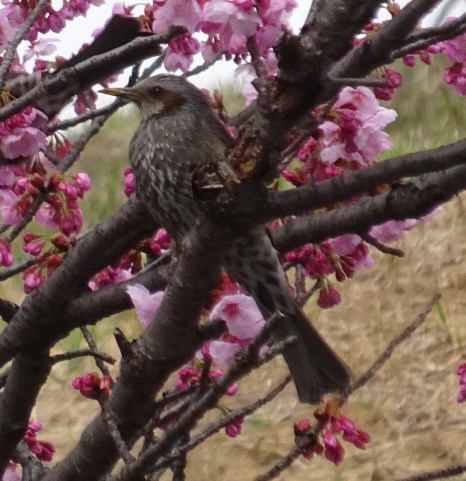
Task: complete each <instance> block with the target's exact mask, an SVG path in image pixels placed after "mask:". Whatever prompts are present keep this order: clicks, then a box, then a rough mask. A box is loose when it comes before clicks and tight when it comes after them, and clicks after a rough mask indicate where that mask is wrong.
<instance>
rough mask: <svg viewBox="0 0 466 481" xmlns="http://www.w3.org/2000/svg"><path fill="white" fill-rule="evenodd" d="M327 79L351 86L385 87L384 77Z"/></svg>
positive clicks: (334, 82) (337, 83) (336, 83)
mask: <svg viewBox="0 0 466 481" xmlns="http://www.w3.org/2000/svg"><path fill="white" fill-rule="evenodd" d="M328 80H329V81H330V82H331V83H333V84H335V85H349V86H351V87H358V86H362V87H386V85H387V81H386V80H385V79H378V78H367V77H361V78H357V77H356V78H338V77H328Z"/></svg>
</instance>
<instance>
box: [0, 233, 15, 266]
mask: <svg viewBox="0 0 466 481" xmlns="http://www.w3.org/2000/svg"><path fill="white" fill-rule="evenodd" d="M13 261H14V257H13V254H12V253H11V245H10V243H9V242H7V241H5V240H3V239H0V266H5V267H10V266H11V265H12V264H13Z"/></svg>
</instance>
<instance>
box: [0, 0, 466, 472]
mask: <svg viewBox="0 0 466 481" xmlns="http://www.w3.org/2000/svg"><path fill="white" fill-rule="evenodd" d="M461 3H463V2H462V0H458V1H456V2H455V1H453V2H450V4H451V5H452V6H453V7H456V8H458V6H460V4H461ZM463 6H464V4H463ZM97 10H99V9H97V8H96V9H94V10H92V11H90V12H89V14H88V18H90V17H91V16H92V15H94V11H97ZM444 66H445V65H443V64H442V63H441V59H440V58H433V65H432V66H427V65H424V64H421V65H419V66H418V67H416V68H414V69H409V68H407V67H404V66H403V65H401V64H398V65H395V67H394V68H395V69H397V70H400V71H401V72H402V73H403V75H404V79H405V83H404V85H403V86H402V87H401V88H400V89H398V91H397V93H396V95H395V98H394V100H393V101H392V102H390V104H387V106H390V108H394V109H395V110H397V112H398V114H399V117H398V119H397V121H396V122H394V123H393V124H391V125H390V126H389V129H388V130H389V133H390V135H391V138H392V142H393V144H394V148H393V149H392V150H391V151H390V152H386V153H385V154H384V155H383V156H381V157H380V158H381V159H383V158H387V157H391V156H394V155H398V154H401V153H407V152H411V151H415V150H419V149H426V148H430V147H435V146H438V145H441V144H445V143H448V142H452V141H455V140H458V139H460V138H463V137H464V136H465V135H466V119H465V112H466V109H465V107H466V105H465V99H464V98H463V99H462V98H460V97H459V96H458V95H457V94H456V93H455V92H454V90H453V89H452V88H450V87H448V86H446V85H445V84H444V82H443V80H442V69H443V67H444ZM204 86H206V87H207V86H208V87H210V88H211V89H214V88H217V89H219V90H221V92H222V93H223V95H224V101H225V104H226V105H227V107H228V109H229V111H230V113H234V112H236V111H238V110H239V109H240V108H241V107H242V106H243V103H242V102H243V100H242V97H241V95H240V94H239V93H238V92H239V90H240V81H236V82H234V81H232V80H231V77H224V78H220V77H218V76H217V77H212V78H209V79H207V80H206V81H205V84H204ZM138 121H139V119H138V114H137V112H136V111H135V110H134V109H133V108H132V107H130V106H128V107H125V108H124V109H122V110H121V111H120V112H118V114H116V115H114V116H113V117H112V118H111V119H110V121H109V122H108V123H107V124H106V126H105V127H104V129H103V130H102V132H101V133H100V134H99V135H98V136H97V137H95V138H94V139H93V140H92V141H91V143H90V144H89V146H88V148H87V149H86V151H85V153H84V154H83V157H82V159H81V161H80V162H78V163H77V165H76V166H75V168H74V171H73V172H72V173H75V172H77V171H84V172H87V173H88V174H89V175H90V177H91V180H92V188H91V190H90V192H89V193H88V194H87V195H86V197H85V199H84V201H83V202H82V203H81V205H82V207H83V210H84V218H85V221H86V226H85V228H84V229H83V231H85V230H86V228H89V227H92V226H93V225H95V224H97V223H99V222H101V221H102V220H103V219H105V218H106V217H107V216H108V215H109V214H111V213H112V212H114V211H115V210H116V209H118V207H119V206H121V205H122V204H123V203H124V202H125V200H126V197H125V195H124V193H123V170H124V169H125V168H126V167H127V166H128V160H127V150H128V144H129V140H130V138H131V136H132V133H133V132H134V130H135V128H136V126H137V124H138ZM82 128H84V127H80V128H78V129H76V130H75V131H74V134H73V135H78V133H79V131H80V129H82ZM465 200H466V197H464V195H463V196H458V197H456V198H455V199H453V200H452V201H451V202H450V203H449V204H447V205H445V206H444V207H443V209H442V211H441V212H440V213H438V214H437V215H435V216H434V218H433V219H432V220H430V221H429V222H427V223H426V224H421V225H419V226H418V227H416V228H415V229H414V230H412V231H410V232H408V233H406V234H405V237H404V239H403V240H402V241H400V242H398V243H397V245H396V247H398V248H400V249H402V250H404V252H405V253H406V257H405V258H402V259H400V258H394V257H389V256H387V255H384V254H381V253H379V252H377V251H376V250H375V249H372V248H371V253H372V255H373V257H374V259H375V260H376V265H375V267H374V268H373V269H372V270H369V271H360V272H359V273H358V274H356V276H355V278H354V279H352V280H349V281H347V282H346V283H345V284H343V285H339V286H338V288H339V290H340V292H341V294H342V302H341V304H340V305H339V306H337V307H335V308H332V309H330V310H328V311H324V310H321V309H319V308H317V307H316V305H315V301H314V300H313V299H311V301H310V303H309V304H308V305H307V307H306V311H307V313H308V314H309V316H310V317H311V319H312V320H313V322H314V323H315V324H316V325H317V326H318V327H319V330H320V331H321V332H322V334H323V335H324V337H325V338H327V339H328V340H329V341H330V343H331V344H332V345H333V346H334V347H335V349H336V350H337V351H338V352H339V353H340V354H341V356H342V357H343V359H344V360H345V361H346V362H347V363H348V364H349V365H350V366H351V368H352V369H353V371H354V374H355V376H358V375H359V374H362V373H363V372H364V371H365V370H366V369H367V368H368V367H369V366H370V364H371V363H372V362H373V361H374V360H375V358H376V357H377V356H378V355H379V354H380V353H381V352H382V351H383V349H384V348H385V347H386V345H387V344H388V343H389V342H390V340H391V339H392V338H393V337H394V336H395V335H396V334H397V333H398V332H399V331H400V330H401V329H402V328H403V327H404V326H406V325H407V324H409V323H410V322H412V321H413V320H414V319H415V318H416V316H417V315H418V313H419V312H420V311H422V309H423V307H424V305H425V304H426V303H427V302H428V301H429V300H430V299H431V298H432V296H433V295H434V294H435V293H437V292H441V294H442V299H441V301H440V303H439V305H438V306H437V307H436V308H435V310H434V311H433V312H432V313H431V314H430V315H429V317H428V320H427V322H426V323H425V324H424V325H423V326H422V327H421V328H420V329H419V330H418V331H416V332H415V333H414V335H413V336H412V337H411V338H410V339H409V340H408V341H406V342H405V343H404V344H403V345H402V346H401V347H400V348H399V349H398V350H397V351H396V353H395V354H394V355H393V357H392V358H391V359H390V361H389V362H388V363H387V364H386V365H385V366H384V368H383V369H382V370H381V371H380V372H379V373H378V374H377V375H376V376H375V378H374V379H372V380H371V381H370V382H369V383H368V384H367V385H366V386H365V387H363V388H362V389H360V390H359V391H358V392H356V393H355V394H354V395H353V396H352V397H351V399H350V401H349V403H348V405H347V406H345V409H344V412H345V413H346V414H347V415H348V416H350V417H352V418H353V419H354V420H355V422H356V423H357V425H358V426H359V427H361V428H362V429H364V430H366V431H368V432H369V433H370V435H371V436H372V442H371V443H370V444H369V446H368V448H367V449H366V450H365V451H360V450H357V449H356V448H354V447H353V446H351V445H348V444H346V443H345V445H344V447H345V450H346V456H345V459H344V461H343V462H342V464H341V465H340V466H338V467H335V466H334V465H332V464H331V463H329V462H328V461H326V460H324V459H322V458H320V457H316V458H315V459H313V460H311V461H308V460H305V459H304V458H301V459H299V460H298V461H297V462H296V463H295V464H294V465H293V466H292V468H291V469H290V470H289V471H287V472H286V473H285V474H284V475H283V476H282V478H280V479H283V480H284V479H294V480H297V481H300V480H308V479H313V480H317V481H320V480H335V481H336V480H348V481H349V480H351V481H352V480H354V481H356V480H379V479H380V480H387V479H397V478H401V477H404V476H408V475H411V474H415V473H417V472H420V471H423V470H430V469H436V468H442V467H446V466H449V465H452V464H458V463H464V462H466V450H465V443H464V438H465V437H464V431H465V428H466V405H464V404H463V405H461V404H458V403H457V402H456V392H457V389H458V380H457V376H456V375H455V368H456V366H457V365H458V364H459V362H461V361H465V360H466V295H465V289H466V265H465V262H464V261H465V254H466V245H465V242H464V239H465V238H466V211H465ZM2 297H9V298H12V300H16V302H21V299H22V298H23V294H22V288H21V282H20V280H18V279H12V280H11V281H9V282H8V283H3V284H2ZM115 327H119V328H120V329H122V330H123V331H124V333H125V334H126V335H127V336H128V337H129V338H132V337H136V336H137V335H138V334H139V333H140V332H141V326H140V325H139V323H138V321H137V319H136V318H135V316H134V314H133V313H132V312H129V311H128V312H125V313H122V314H121V315H118V316H114V317H112V318H110V319H107V320H104V321H102V322H100V323H99V325H98V326H96V327H91V331H92V332H93V334H94V336H95V338H96V340H97V343H98V346H99V349H100V350H104V351H107V352H109V353H110V354H113V355H115V356H116V357H118V350H117V347H116V344H115V341H114V338H113V334H112V333H113V329H114V328H115ZM81 339H82V336H81V333H80V332H79V331H74V332H72V333H71V334H70V336H68V338H67V339H65V340H63V341H62V342H60V344H59V345H58V346H57V347H56V349H55V350H54V352H57V353H58V352H63V351H66V350H74V349H78V348H80V347H84V344H83V342H82V340H81ZM93 370H96V369H95V366H94V364H93V362H92V361H91V360H83V359H78V360H73V361H71V362H68V363H61V364H58V365H56V366H55V367H54V369H53V371H52V374H51V377H50V379H49V382H48V383H47V385H46V387H45V389H44V390H43V392H42V393H41V396H40V398H39V402H38V405H37V407H36V408H35V410H34V412H33V416H32V417H33V418H34V419H37V420H38V421H40V422H41V423H43V424H44V429H43V431H41V433H39V438H40V439H46V440H49V441H51V442H53V443H54V444H55V446H56V447H57V453H56V459H57V460H58V459H60V458H62V457H63V456H64V455H66V453H67V452H68V450H69V449H71V448H72V447H73V445H74V444H75V443H76V441H77V440H78V439H79V436H80V433H81V431H82V429H83V428H84V427H85V426H86V424H87V423H88V422H89V421H90V420H91V419H92V418H93V417H94V416H95V414H96V413H97V412H98V410H99V407H98V405H97V403H96V402H94V401H90V400H86V399H84V398H83V397H82V396H80V394H79V393H78V392H77V391H75V390H73V389H72V388H71V380H72V378H73V377H74V376H76V375H79V374H82V373H84V372H87V371H93ZM117 372H118V371H117V367H115V368H113V373H114V374H115V375H117ZM286 374H287V370H286V366H285V364H284V362H283V361H282V360H281V359H277V360H275V361H273V362H272V363H270V364H269V365H267V366H265V367H263V368H262V369H261V370H260V371H258V372H256V373H254V375H253V376H250V378H246V379H245V380H243V382H241V383H240V390H239V392H238V394H237V395H236V396H235V397H234V398H227V399H224V406H225V407H227V408H234V407H238V406H239V405H241V404H242V403H245V402H247V401H250V400H251V399H253V398H254V397H258V396H259V395H261V394H263V393H264V391H265V390H266V389H267V390H268V389H270V388H272V387H273V386H275V385H276V384H278V383H279V382H280V381H281V380H282V379H283V378H284V376H285V375H286ZM312 411H313V409H312V408H310V407H308V406H302V405H299V404H298V403H297V401H296V395H295V393H294V387H293V386H291V385H289V386H288V387H287V389H285V391H284V392H282V393H281V394H280V395H279V396H278V397H277V398H276V399H275V400H274V401H273V402H272V403H271V404H269V405H268V406H266V407H264V408H262V409H261V410H259V411H258V412H256V413H255V414H254V415H252V416H251V417H249V418H247V419H246V420H245V423H244V426H243V433H242V434H241V435H240V436H239V437H237V438H235V439H231V438H228V437H227V436H225V434H223V432H221V433H219V434H217V435H215V436H214V437H213V438H211V439H210V440H209V441H208V442H206V443H205V444H203V445H202V446H201V447H199V448H198V449H196V450H195V451H193V452H192V453H191V454H190V456H189V463H188V478H189V479H191V480H201V479H202V480H204V479H209V480H210V481H220V480H221V481H230V480H231V481H233V480H235V481H237V480H239V479H241V480H248V479H254V477H255V476H256V475H258V474H260V473H262V472H264V471H266V470H267V469H268V468H269V467H270V466H271V465H273V463H274V462H276V461H277V460H278V459H279V457H280V456H281V455H283V454H285V453H286V452H287V451H288V449H289V448H290V447H291V446H292V445H293V442H294V435H293V422H294V421H296V420H297V419H300V418H303V417H307V418H311V419H312ZM221 415H222V413H221V411H220V410H218V411H217V412H213V413H212V414H210V415H209V418H215V417H216V416H221ZM453 479H455V478H453ZM457 479H458V480H459V479H462V478H461V477H458V478H457Z"/></svg>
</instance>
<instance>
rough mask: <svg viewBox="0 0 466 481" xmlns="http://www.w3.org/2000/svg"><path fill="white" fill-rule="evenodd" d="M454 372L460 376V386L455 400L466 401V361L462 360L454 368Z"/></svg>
mask: <svg viewBox="0 0 466 481" xmlns="http://www.w3.org/2000/svg"><path fill="white" fill-rule="evenodd" d="M456 374H458V376H459V378H460V388H459V390H458V394H457V396H456V400H457V401H458V402H459V403H462V402H465V401H466V362H463V363H462V364H460V365H459V366H458V367H457V368H456Z"/></svg>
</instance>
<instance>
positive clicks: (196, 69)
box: [183, 51, 224, 78]
mask: <svg viewBox="0 0 466 481" xmlns="http://www.w3.org/2000/svg"><path fill="white" fill-rule="evenodd" d="M223 54H224V52H223V51H222V52H218V53H217V55H215V56H214V57H212V58H211V59H210V60H207V61H205V62H204V63H203V64H201V65H198V66H197V67H194V68H193V69H191V70H190V71H189V72H185V73H184V74H183V77H186V78H188V77H193V76H194V75H198V74H200V73H202V72H205V71H206V70H208V69H209V68H210V67H212V65H214V63H216V62H218V61H219V60H220V59H221V58H222V57H223Z"/></svg>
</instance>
